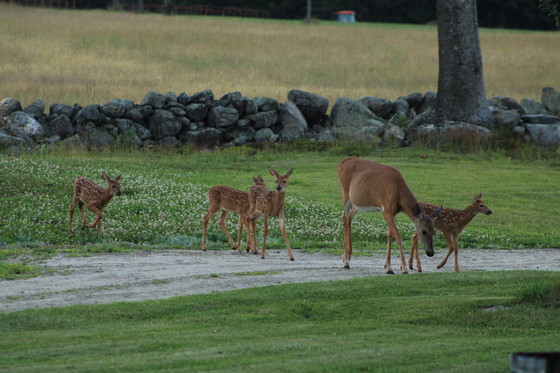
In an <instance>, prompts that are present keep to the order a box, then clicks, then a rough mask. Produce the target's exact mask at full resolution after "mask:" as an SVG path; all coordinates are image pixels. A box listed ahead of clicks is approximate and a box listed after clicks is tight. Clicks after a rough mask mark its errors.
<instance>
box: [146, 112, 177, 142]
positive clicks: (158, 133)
mask: <svg viewBox="0 0 560 373" xmlns="http://www.w3.org/2000/svg"><path fill="white" fill-rule="evenodd" d="M182 126H183V125H182V124H181V121H180V120H179V119H178V118H176V117H175V115H173V114H172V113H170V112H169V111H167V110H156V111H154V114H153V115H152V116H151V117H150V118H149V119H148V128H149V130H150V132H151V133H152V136H153V137H154V138H155V139H157V140H159V139H162V138H164V137H167V136H175V135H177V134H178V133H179V131H181V127H182Z"/></svg>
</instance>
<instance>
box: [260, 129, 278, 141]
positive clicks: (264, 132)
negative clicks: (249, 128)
mask: <svg viewBox="0 0 560 373" xmlns="http://www.w3.org/2000/svg"><path fill="white" fill-rule="evenodd" d="M276 139H277V135H275V134H274V132H272V130H271V129H270V128H261V129H260V130H258V131H257V132H255V141H256V142H275V141H276Z"/></svg>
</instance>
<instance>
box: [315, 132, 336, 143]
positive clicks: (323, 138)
mask: <svg viewBox="0 0 560 373" xmlns="http://www.w3.org/2000/svg"><path fill="white" fill-rule="evenodd" d="M317 141H319V142H335V141H336V136H335V135H334V134H333V133H332V132H331V131H330V130H324V131H321V132H319V134H318V135H317Z"/></svg>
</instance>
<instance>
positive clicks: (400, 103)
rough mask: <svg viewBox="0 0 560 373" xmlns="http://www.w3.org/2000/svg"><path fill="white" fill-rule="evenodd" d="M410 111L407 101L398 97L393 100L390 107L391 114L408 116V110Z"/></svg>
mask: <svg viewBox="0 0 560 373" xmlns="http://www.w3.org/2000/svg"><path fill="white" fill-rule="evenodd" d="M409 111H410V105H409V104H408V102H407V101H405V100H403V99H398V100H395V101H394V102H393V107H392V108H391V114H393V115H398V116H401V117H403V118H407V117H408V112H409Z"/></svg>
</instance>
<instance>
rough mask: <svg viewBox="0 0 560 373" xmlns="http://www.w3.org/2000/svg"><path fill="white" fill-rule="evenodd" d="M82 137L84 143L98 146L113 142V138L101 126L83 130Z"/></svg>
mask: <svg viewBox="0 0 560 373" xmlns="http://www.w3.org/2000/svg"><path fill="white" fill-rule="evenodd" d="M83 139H84V142H85V143H86V144H88V145H90V146H94V147H98V148H102V147H104V146H107V145H112V144H114V143H115V138H114V137H113V136H111V134H109V132H107V130H106V129H105V128H103V127H95V128H91V129H88V130H87V131H85V132H84V134H83Z"/></svg>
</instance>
